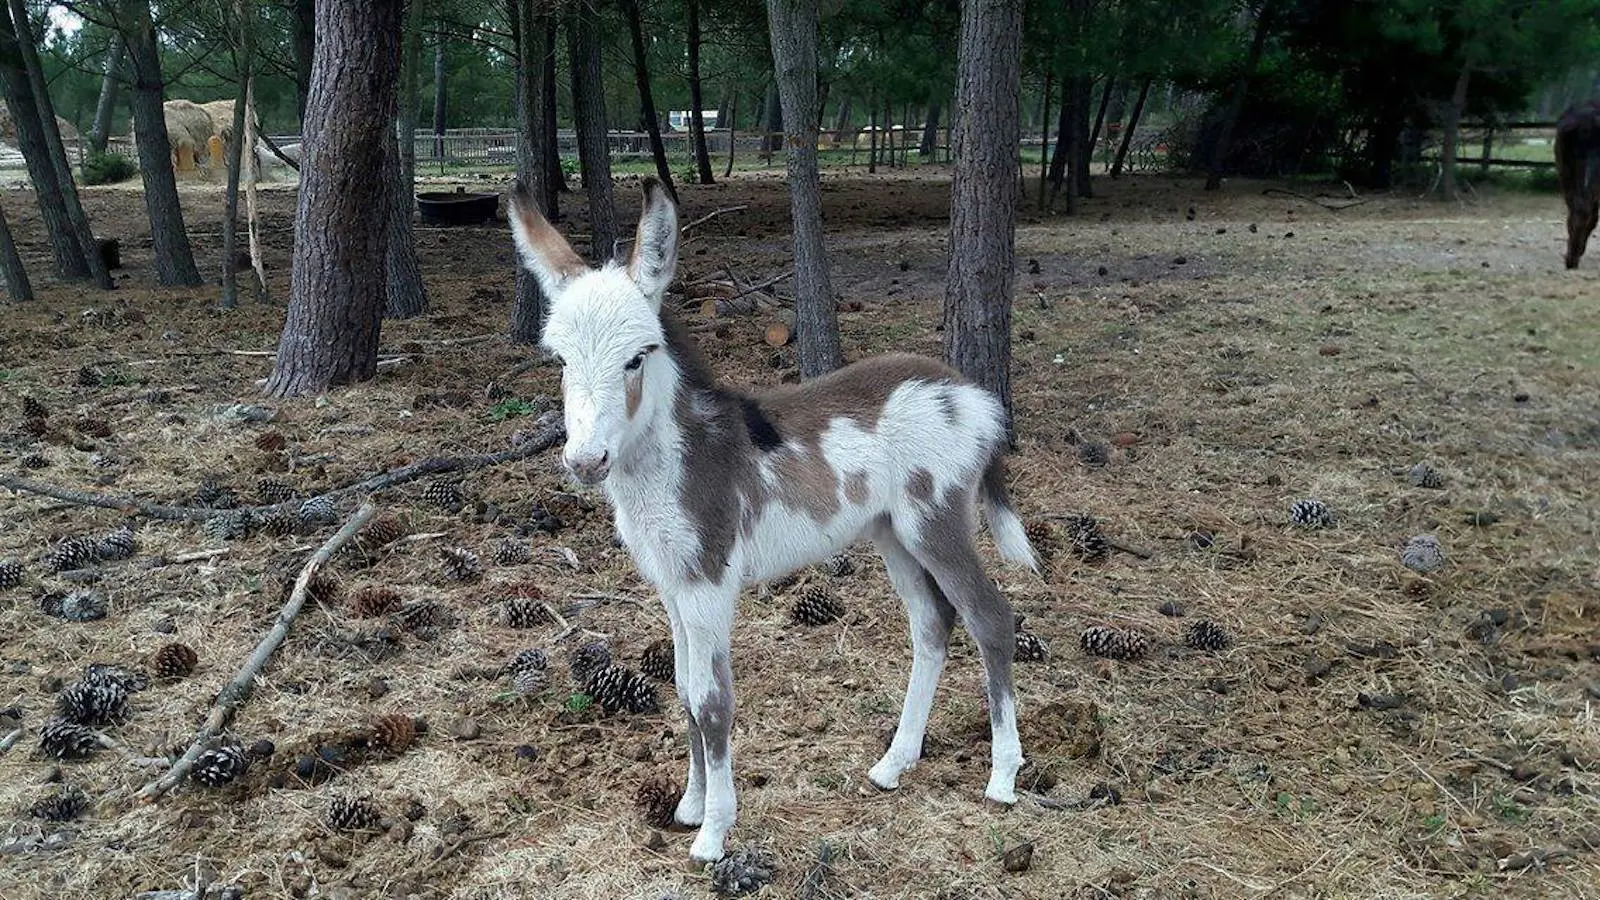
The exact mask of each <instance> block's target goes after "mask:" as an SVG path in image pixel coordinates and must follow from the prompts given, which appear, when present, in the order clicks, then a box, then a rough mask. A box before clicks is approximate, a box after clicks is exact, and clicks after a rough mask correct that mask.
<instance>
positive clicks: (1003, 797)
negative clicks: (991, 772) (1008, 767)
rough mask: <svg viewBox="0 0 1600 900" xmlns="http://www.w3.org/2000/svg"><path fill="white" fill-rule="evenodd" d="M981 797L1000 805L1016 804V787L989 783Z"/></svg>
mask: <svg viewBox="0 0 1600 900" xmlns="http://www.w3.org/2000/svg"><path fill="white" fill-rule="evenodd" d="M983 799H984V800H987V801H988V802H990V803H994V804H998V805H1000V806H1007V807H1009V806H1016V805H1017V789H1016V788H1014V787H1010V788H998V787H995V786H994V785H990V786H989V789H988V790H986V791H984V792H983Z"/></svg>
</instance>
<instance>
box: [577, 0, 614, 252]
mask: <svg viewBox="0 0 1600 900" xmlns="http://www.w3.org/2000/svg"><path fill="white" fill-rule="evenodd" d="M567 48H568V51H569V52H568V55H569V56H570V57H571V59H572V117H573V120H574V124H575V126H576V128H577V132H578V166H579V167H580V168H581V169H582V170H583V190H584V193H586V194H587V195H588V197H589V232H590V234H592V235H593V243H592V244H591V245H590V248H589V259H590V260H591V261H592V262H595V263H602V264H603V263H605V262H608V261H610V259H611V257H612V256H613V254H615V253H616V250H617V237H618V228H617V203H616V197H615V195H614V193H613V189H612V184H611V142H610V141H609V140H607V139H606V132H607V129H608V128H609V127H610V126H609V125H608V124H607V121H606V84H605V73H604V71H603V70H602V69H601V64H600V24H599V20H598V18H597V17H596V14H595V11H594V8H593V6H591V5H590V4H588V3H577V4H574V9H573V10H572V11H571V12H570V13H568V15H567Z"/></svg>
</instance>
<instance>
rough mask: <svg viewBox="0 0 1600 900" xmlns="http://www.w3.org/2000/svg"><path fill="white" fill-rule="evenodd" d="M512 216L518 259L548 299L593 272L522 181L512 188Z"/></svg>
mask: <svg viewBox="0 0 1600 900" xmlns="http://www.w3.org/2000/svg"><path fill="white" fill-rule="evenodd" d="M508 212H509V213H510V215H509V216H507V218H509V219H510V220H511V234H512V236H513V237H515V238H516V242H517V256H519V257H520V258H521V259H522V265H523V266H524V267H526V268H527V270H528V271H529V272H532V273H533V276H534V277H535V278H537V279H539V287H540V288H541V289H542V290H543V291H544V295H545V296H546V297H554V296H555V295H556V294H559V293H560V292H561V289H562V288H563V287H565V286H566V283H567V282H568V281H571V280H572V279H574V278H576V277H578V276H579V275H582V274H583V273H584V272H587V271H588V270H589V266H588V265H587V264H586V263H584V261H583V257H581V256H579V255H578V254H577V251H575V250H573V249H572V245H571V244H569V243H567V239H566V238H564V237H562V236H561V233H560V232H558V231H556V229H555V227H554V226H553V225H551V224H550V222H549V220H548V219H546V218H545V217H544V213H542V212H540V211H539V202H538V201H537V200H535V199H534V198H533V191H531V190H529V189H528V186H527V185H526V184H524V183H523V182H521V181H518V182H517V183H516V185H514V186H513V187H512V188H511V202H510V205H509V207H508Z"/></svg>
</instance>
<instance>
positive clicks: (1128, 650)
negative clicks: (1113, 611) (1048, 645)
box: [1078, 625, 1150, 660]
mask: <svg viewBox="0 0 1600 900" xmlns="http://www.w3.org/2000/svg"><path fill="white" fill-rule="evenodd" d="M1078 643H1079V645H1080V646H1081V647H1083V652H1085V653H1087V654H1089V655H1090V656H1103V657H1105V658H1107V659H1121V660H1129V659H1138V658H1139V657H1141V656H1143V655H1145V653H1147V652H1148V651H1149V650H1150V638H1149V636H1148V635H1146V634H1145V633H1144V632H1142V631H1139V630H1138V629H1134V628H1113V627H1111V626H1110V625H1091V626H1089V627H1088V628H1085V629H1084V630H1083V634H1082V635H1080V636H1079V638H1078Z"/></svg>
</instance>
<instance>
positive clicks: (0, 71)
mask: <svg viewBox="0 0 1600 900" xmlns="http://www.w3.org/2000/svg"><path fill="white" fill-rule="evenodd" d="M3 13H4V14H0V86H3V88H4V91H5V99H6V106H7V107H8V108H9V109H10V111H11V121H12V122H13V123H14V126H15V128H16V129H17V149H19V150H21V151H22V158H23V160H24V162H26V163H27V166H28V177H29V179H30V180H32V182H33V193H34V197H35V198H36V200H37V202H38V204H39V216H40V218H41V219H42V220H43V222H44V226H45V231H46V233H47V234H49V236H50V248H51V250H52V251H53V252H54V253H55V262H56V271H57V272H58V273H60V275H61V277H63V278H73V279H77V278H85V277H87V276H88V274H89V263H88V259H87V257H86V255H85V254H84V251H83V248H82V247H81V246H79V244H78V237H77V234H76V232H75V231H74V230H73V227H72V217H71V216H70V215H68V213H67V203H66V200H65V199H64V198H63V197H62V193H61V186H60V178H61V176H60V174H59V173H58V172H57V171H56V167H55V162H54V161H53V160H52V159H51V154H50V145H49V143H48V142H47V141H46V140H45V136H44V120H43V119H42V118H40V115H39V104H38V100H37V99H36V98H35V97H34V93H33V84H32V83H31V82H30V81H29V80H28V71H27V68H26V67H25V65H24V64H23V61H22V48H21V47H20V45H19V42H18V40H17V34H16V32H15V31H13V30H12V25H11V15H10V12H9V10H6V11H3Z"/></svg>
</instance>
